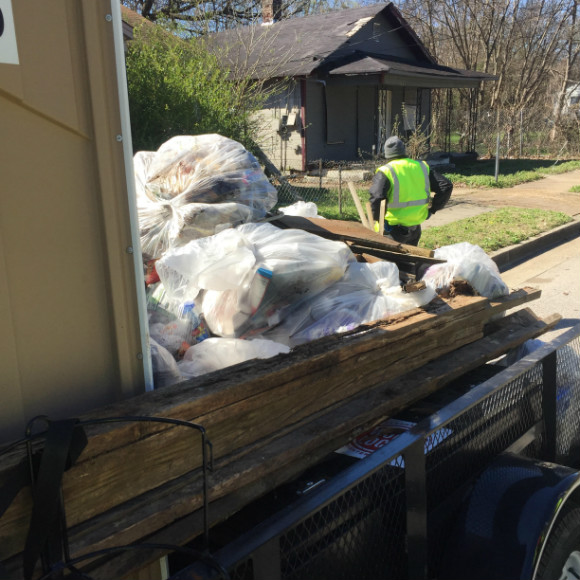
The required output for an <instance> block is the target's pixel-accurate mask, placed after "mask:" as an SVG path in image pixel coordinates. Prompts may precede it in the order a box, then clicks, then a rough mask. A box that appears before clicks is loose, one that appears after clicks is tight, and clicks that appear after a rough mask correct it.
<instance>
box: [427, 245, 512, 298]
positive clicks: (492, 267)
mask: <svg viewBox="0 0 580 580" xmlns="http://www.w3.org/2000/svg"><path fill="white" fill-rule="evenodd" d="M434 256H435V258H437V259H439V260H446V263H445V264H434V265H433V266H430V267H429V268H428V269H427V271H426V272H425V274H424V275H423V278H422V280H423V281H424V282H425V283H426V284H427V285H428V286H430V287H431V288H433V289H434V290H441V289H444V288H447V287H449V284H450V283H451V281H452V280H453V279H454V278H463V279H464V280H467V281H468V282H469V283H470V284H471V286H472V287H473V288H474V289H475V290H476V291H477V292H478V293H479V294H480V295H481V296H485V297H486V298H499V297H500V296H506V295H507V294H509V288H508V287H507V285H506V284H505V282H504V281H503V280H502V279H501V275H500V272H499V269H498V267H497V265H496V263H495V262H494V261H493V260H492V259H491V258H490V257H489V256H488V255H487V254H486V253H485V252H484V251H483V250H482V249H481V248H480V247H479V246H476V245H474V244H470V243H469V242H461V243H459V244H452V245H450V246H443V247H441V248H438V249H437V250H435V252H434Z"/></svg>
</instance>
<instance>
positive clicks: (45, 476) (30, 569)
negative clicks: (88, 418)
mask: <svg viewBox="0 0 580 580" xmlns="http://www.w3.org/2000/svg"><path fill="white" fill-rule="evenodd" d="M77 424H78V419H66V420H62V421H51V422H50V424H49V427H48V431H47V433H46V438H45V445H44V450H43V452H42V457H41V460H40V467H39V470H38V476H37V478H36V484H35V486H34V490H33V501H34V504H33V508H32V515H31V518H30V527H29V529H28V535H27V537H26V543H25V547H24V554H23V570H24V577H25V578H26V580H30V578H32V575H33V573H34V569H35V567H36V564H37V562H38V560H39V558H40V556H41V554H42V552H43V550H45V549H47V548H48V552H49V553H48V559H49V561H51V562H54V561H58V560H60V559H61V558H62V532H63V530H61V528H60V518H59V514H60V510H61V505H60V490H61V483H62V476H63V473H64V472H65V470H66V469H68V468H69V467H70V466H71V465H72V464H74V462H75V461H76V459H77V458H78V456H79V455H80V453H81V451H82V450H83V449H84V447H85V445H86V443H87V439H86V435H85V433H84V431H83V429H82V428H80V427H79V426H78V425H77Z"/></svg>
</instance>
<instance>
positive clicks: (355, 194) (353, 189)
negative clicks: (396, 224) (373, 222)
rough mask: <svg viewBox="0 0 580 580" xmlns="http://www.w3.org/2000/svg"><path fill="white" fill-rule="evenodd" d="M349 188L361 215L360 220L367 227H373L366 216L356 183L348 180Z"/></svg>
mask: <svg viewBox="0 0 580 580" xmlns="http://www.w3.org/2000/svg"><path fill="white" fill-rule="evenodd" d="M348 189H349V191H350V195H351V197H352V200H353V201H354V205H355V206H356V210H357V211H358V215H359V217H360V221H361V223H362V225H363V226H364V227H365V228H367V229H372V228H370V226H369V223H368V220H367V218H366V216H365V212H364V210H363V207H362V204H361V202H360V199H359V197H358V193H357V192H356V188H355V187H354V185H353V184H352V182H350V181H349V182H348Z"/></svg>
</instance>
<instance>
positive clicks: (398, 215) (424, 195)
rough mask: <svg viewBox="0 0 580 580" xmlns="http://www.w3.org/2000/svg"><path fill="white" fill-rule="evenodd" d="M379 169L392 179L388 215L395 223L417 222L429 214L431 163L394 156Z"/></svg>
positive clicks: (415, 223) (386, 217) (414, 223)
mask: <svg viewBox="0 0 580 580" xmlns="http://www.w3.org/2000/svg"><path fill="white" fill-rule="evenodd" d="M377 171H381V172H382V173H384V174H385V177H386V178H387V179H388V180H389V182H390V183H391V188H390V190H389V195H388V199H387V212H386V215H385V219H386V220H387V222H388V223H389V225H391V226H395V225H402V226H416V225H417V224H420V223H422V222H424V221H425V220H426V219H427V216H428V215H429V197H430V196H431V191H430V189H431V188H430V186H429V166H428V165H427V163H425V162H424V161H414V160H413V159H393V161H390V162H389V163H387V164H386V165H383V166H382V167H379V168H378V169H377Z"/></svg>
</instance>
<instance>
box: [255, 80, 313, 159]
mask: <svg viewBox="0 0 580 580" xmlns="http://www.w3.org/2000/svg"><path fill="white" fill-rule="evenodd" d="M301 114H302V110H301V102H300V83H298V82H292V83H290V84H289V85H288V86H287V88H286V90H284V91H283V92H282V93H280V94H278V95H276V96H275V97H271V98H270V99H269V100H268V102H267V103H266V104H265V106H264V108H263V109H262V110H261V111H260V112H259V113H257V114H256V116H255V119H256V120H257V122H258V127H259V130H258V137H257V141H258V144H259V145H260V147H261V148H262V150H263V151H264V153H265V154H266V155H267V156H268V157H269V159H270V160H271V161H272V163H274V165H275V166H276V167H277V168H278V169H280V170H281V171H288V170H290V169H296V170H301V169H302V126H303V121H302V118H301ZM293 120H294V124H293V125H288V122H292V121H293Z"/></svg>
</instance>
